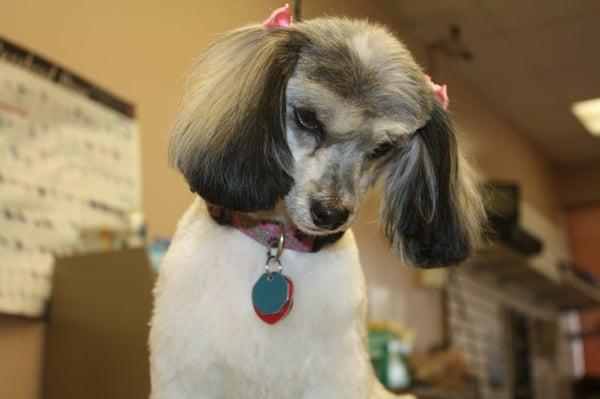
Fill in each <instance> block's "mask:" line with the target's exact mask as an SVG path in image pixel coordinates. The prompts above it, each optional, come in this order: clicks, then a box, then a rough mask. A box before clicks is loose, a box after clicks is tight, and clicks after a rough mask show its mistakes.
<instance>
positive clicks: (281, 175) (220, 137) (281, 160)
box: [169, 25, 302, 212]
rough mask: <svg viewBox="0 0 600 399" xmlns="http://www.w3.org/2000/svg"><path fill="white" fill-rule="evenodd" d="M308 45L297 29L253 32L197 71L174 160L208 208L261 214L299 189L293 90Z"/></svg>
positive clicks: (232, 37)
mask: <svg viewBox="0 0 600 399" xmlns="http://www.w3.org/2000/svg"><path fill="white" fill-rule="evenodd" d="M301 39H302V37H301V35H300V34H299V33H298V32H297V31H295V30H293V29H275V30H273V29H267V28H265V27H264V26H262V25H253V26H249V27H245V28H242V29H238V30H234V31H232V32H229V33H227V34H225V35H224V36H223V37H221V38H220V39H219V40H217V41H216V42H215V43H213V44H212V45H211V46H210V47H209V48H208V49H207V50H206V51H205V52H204V53H203V54H202V55H201V56H200V58H199V59H198V61H197V62H196V64H195V66H194V67H193V69H192V72H191V74H190V76H189V79H188V83H187V90H186V94H185V96H184V99H183V104H182V107H181V110H180V113H179V116H178V119H177V121H176V123H175V126H174V128H173V130H172V134H171V137H170V140H169V158H170V162H171V164H172V165H173V166H174V167H176V168H178V169H179V170H180V171H181V172H182V174H183V175H184V176H185V178H186V180H187V182H188V184H189V185H190V188H191V190H192V191H194V192H196V193H198V194H199V195H200V196H201V197H203V198H204V199H205V200H206V201H208V202H210V203H213V204H217V205H220V206H223V207H225V208H228V209H232V210H238V211H246V212H247V211H256V210H261V209H269V208H272V207H273V206H274V205H275V203H276V202H277V200H278V199H280V198H281V197H282V196H284V195H285V194H286V193H287V192H288V191H289V189H290V188H291V185H292V184H293V179H292V177H291V176H290V171H291V168H292V167H293V159H292V156H291V153H290V150H289V148H288V146H287V142H286V139H285V126H284V123H285V122H284V120H285V119H284V112H285V109H284V107H285V87H286V84H287V81H288V79H289V77H290V75H291V73H292V70H293V66H294V64H295V62H296V60H297V57H298V53H299V51H300V48H301V43H302V40H301Z"/></svg>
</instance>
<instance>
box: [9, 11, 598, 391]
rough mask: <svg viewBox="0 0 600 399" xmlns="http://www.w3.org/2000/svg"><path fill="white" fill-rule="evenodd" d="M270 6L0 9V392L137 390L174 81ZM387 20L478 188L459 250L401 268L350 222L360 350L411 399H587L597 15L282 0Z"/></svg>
mask: <svg viewBox="0 0 600 399" xmlns="http://www.w3.org/2000/svg"><path fill="white" fill-rule="evenodd" d="M281 5H282V4H281V3H279V2H275V1H270V0H251V1H250V0H245V1H242V0H232V1H229V2H209V1H202V0H196V1H188V0H179V1H165V0H144V1H137V0H121V1H114V0H105V1H102V2H97V1H89V0H77V1H75V0H55V1H52V2H48V1H46V2H44V1H32V0H21V1H19V2H15V1H13V2H8V1H4V2H3V3H2V4H1V10H2V11H1V12H0V398H3V399H4V398H6V399H37V398H52V399H54V398H56V399H58V398H60V399H70V398H81V397H86V398H116V399H118V398H132V399H133V398H144V397H147V395H148V389H149V388H148V387H149V385H148V384H149V382H148V365H147V351H146V335H147V321H148V318H149V314H150V307H151V293H150V290H151V286H152V282H153V278H154V272H155V270H157V268H158V267H159V264H160V259H161V257H162V255H163V254H164V251H165V250H166V248H167V247H168V244H169V239H170V237H171V235H172V234H173V232H174V230H175V226H176V222H177V220H178V218H179V217H180V215H181V214H182V213H183V212H184V210H185V209H186V207H187V206H189V204H190V203H191V201H192V199H193V195H192V194H191V193H190V192H189V190H188V188H187V186H186V184H185V183H184V181H183V179H182V178H181V177H180V176H179V175H178V174H176V173H175V172H174V171H173V170H172V169H170V168H169V167H168V165H167V160H166V137H167V133H168V131H169V127H170V124H171V123H172V121H173V120H174V116H175V111H176V108H177V104H178V97H179V96H180V94H181V88H182V84H183V76H184V74H185V71H186V70H187V69H188V68H189V67H190V65H191V62H192V60H193V58H194V57H195V56H196V55H197V54H198V53H199V52H200V51H201V50H202V48H204V47H205V46H206V45H207V44H208V43H209V42H210V41H211V40H212V39H213V38H214V37H215V35H216V34H218V33H220V32H223V31H226V30H228V29H231V28H234V27H237V26H240V25H242V24H246V23H254V22H260V21H262V20H263V19H264V18H266V16H268V15H269V13H270V12H271V11H272V10H273V9H275V8H277V7H279V6H281ZM292 6H293V7H296V8H297V9H299V10H301V18H303V19H307V18H313V17H316V16H323V15H345V16H348V17H356V18H368V19H369V20H371V21H376V22H380V23H383V24H385V25H387V26H388V27H389V28H390V29H391V30H393V31H394V32H395V33H396V34H397V35H398V36H399V37H400V38H401V39H402V40H403V41H404V42H405V43H406V45H407V46H408V47H409V48H410V50H411V51H412V52H413V53H414V55H415V57H416V58H417V59H418V61H419V63H420V64H421V65H422V66H423V68H424V69H425V70H426V71H427V73H428V74H430V75H431V76H432V77H433V78H434V80H435V81H436V82H438V83H443V84H447V85H448V90H449V96H450V111H451V112H452V114H453V116H454V120H455V122H456V123H457V125H458V126H459V129H460V131H461V134H462V142H463V145H464V146H465V148H466V150H467V152H468V154H469V155H470V158H472V159H473V161H474V163H475V164H476V165H477V168H478V170H479V171H480V173H481V174H482V175H483V177H484V181H485V182H486V185H485V197H486V206H487V210H488V218H489V224H490V231H489V232H488V234H487V240H486V244H485V246H484V247H482V248H481V249H480V250H479V251H478V253H477V255H476V256H475V257H474V259H472V260H471V261H469V262H468V263H467V264H465V265H463V266H461V267H456V268H452V269H448V270H432V271H425V272H424V271H419V270H416V269H411V268H408V267H405V266H403V265H401V264H400V262H399V261H398V259H397V258H396V257H394V256H393V255H391V254H390V253H389V250H388V246H387V244H386V242H385V240H384V239H383V237H382V235H381V233H380V232H379V231H378V229H377V223H376V220H377V202H378V194H377V193H374V194H373V195H371V197H370V198H369V199H368V201H367V203H366V204H365V206H364V208H363V209H362V211H361V215H360V217H359V219H358V221H357V222H356V224H355V226H354V232H355V235H356V238H357V241H358V245H359V247H360V251H361V257H362V261H363V264H364V269H365V273H366V276H367V283H368V288H369V301H370V305H369V323H370V350H371V355H372V359H373V364H374V367H375V368H376V371H377V373H378V376H379V377H380V378H381V379H382V381H384V383H385V384H386V385H387V386H388V387H389V388H390V389H392V390H395V391H398V392H416V393H418V395H419V397H422V398H518V399H520V398H540V399H541V398H544V399H550V398H560V399H563V398H565V399H567V398H591V397H600V396H599V395H600V394H599V392H600V388H599V386H600V383H599V382H598V381H600V380H599V379H600V311H598V310H596V309H599V308H600V288H599V287H598V278H600V138H599V137H598V136H599V135H600V45H599V44H598V38H599V37H600V2H599V1H597V0H521V1H517V0H318V1H317V0H304V1H302V2H301V3H294V4H292Z"/></svg>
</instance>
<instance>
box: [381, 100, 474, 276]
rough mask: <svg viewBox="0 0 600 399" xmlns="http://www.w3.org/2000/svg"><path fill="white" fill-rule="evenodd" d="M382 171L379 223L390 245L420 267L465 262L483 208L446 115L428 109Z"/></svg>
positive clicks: (472, 244) (472, 246) (445, 113)
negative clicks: (427, 114)
mask: <svg viewBox="0 0 600 399" xmlns="http://www.w3.org/2000/svg"><path fill="white" fill-rule="evenodd" d="M387 167H388V168H389V170H390V172H389V174H388V177H387V182H386V184H385V188H384V203H383V204H382V222H383V226H384V229H385V233H386V235H387V237H388V239H389V240H390V242H391V243H392V246H393V247H394V248H395V249H396V250H398V251H399V252H400V253H401V254H402V255H403V256H404V258H405V259H406V260H407V261H408V262H409V263H411V264H414V265H416V266H421V267H435V266H446V265H451V264H455V263H459V262H461V261H463V260H465V259H466V258H467V257H468V256H469V255H470V253H471V251H472V250H473V248H474V247H475V245H476V243H477V241H478V240H479V237H480V228H481V220H482V217H483V206H482V203H481V199H480V196H479V192H478V189H477V184H476V181H475V180H474V176H472V173H471V170H470V168H469V166H468V165H467V163H466V160H465V159H464V158H462V157H461V155H460V153H459V151H458V148H457V143H456V136H455V133H454V130H453V126H452V123H451V121H450V119H449V117H448V114H447V112H446V111H445V110H444V109H442V108H441V107H440V106H439V105H438V104H437V103H436V104H434V107H433V110H432V113H431V119H430V120H429V122H428V123H427V124H426V125H425V126H424V127H422V128H421V129H419V130H418V131H417V132H416V133H415V134H414V136H413V137H412V138H411V139H410V142H409V143H408V144H407V145H406V147H404V148H403V149H402V150H400V152H399V153H398V154H397V155H396V156H395V157H394V158H392V159H391V161H390V162H389V163H388V166H387Z"/></svg>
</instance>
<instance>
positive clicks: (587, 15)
mask: <svg viewBox="0 0 600 399" xmlns="http://www.w3.org/2000/svg"><path fill="white" fill-rule="evenodd" d="M391 1H393V3H394V4H395V5H396V6H397V7H398V9H399V11H400V17H401V18H402V19H403V21H404V23H405V28H406V31H405V32H406V34H407V35H408V36H409V37H412V38H414V39H418V40H419V41H421V42H424V43H429V42H433V41H435V40H438V39H440V38H444V37H448V28H449V25H450V24H452V23H456V24H458V25H459V26H460V27H461V31H462V37H463V42H464V43H465V45H466V47H467V48H468V49H469V50H471V52H472V53H473V59H472V61H470V62H462V61H453V63H454V64H455V66H456V68H457V69H459V70H460V71H461V72H462V73H463V74H464V75H465V76H466V77H467V78H468V79H469V80H470V81H471V82H472V83H473V84H474V85H475V86H476V87H478V89H479V90H480V91H481V93H482V94H484V95H485V96H487V97H488V99H489V100H490V101H491V102H492V103H493V104H494V105H495V106H496V107H497V108H498V110H499V111H500V112H501V113H503V114H504V115H505V116H506V117H507V118H508V119H510V120H511V121H512V123H513V124H514V125H515V126H517V127H519V128H520V129H521V130H522V131H523V132H525V133H526V134H527V135H528V136H529V137H530V138H531V140H532V141H533V142H535V143H536V144H537V145H538V146H539V148H540V149H541V150H542V151H543V152H544V153H545V154H546V155H547V156H548V157H549V158H550V159H551V160H553V161H555V162H556V163H559V164H578V163H585V162H591V161H598V160H600V138H594V137H592V136H591V135H590V134H589V133H588V132H587V131H586V130H585V129H584V128H583V127H582V126H581V125H580V123H579V122H578V121H577V120H576V119H575V117H574V116H573V115H572V114H571V111H570V106H571V103H572V102H573V101H577V100H584V99H589V98H595V97H600V0H391Z"/></svg>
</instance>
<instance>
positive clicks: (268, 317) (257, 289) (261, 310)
mask: <svg viewBox="0 0 600 399" xmlns="http://www.w3.org/2000/svg"><path fill="white" fill-rule="evenodd" d="M252 303H253V305H254V311H255V312H256V314H257V315H258V317H260V319H261V320H262V321H264V322H265V323H268V324H275V323H277V322H278V321H280V320H281V319H283V318H284V317H285V316H287V314H288V313H289V312H290V310H291V309H292V305H293V303H294V284H293V283H292V280H290V279H289V278H287V277H286V276H284V275H282V274H281V273H279V272H271V273H264V274H263V275H262V276H260V278H259V279H258V281H257V282H256V283H255V284H254V287H253V288H252Z"/></svg>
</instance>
